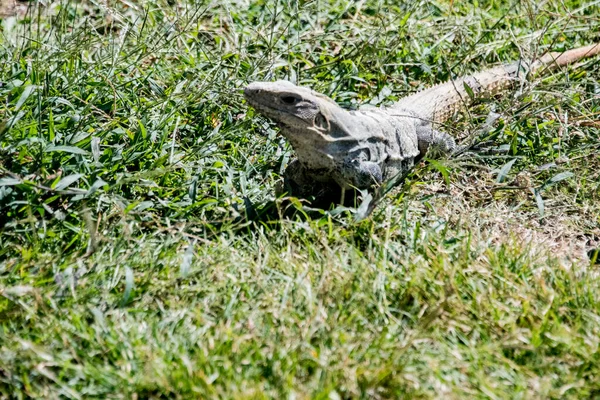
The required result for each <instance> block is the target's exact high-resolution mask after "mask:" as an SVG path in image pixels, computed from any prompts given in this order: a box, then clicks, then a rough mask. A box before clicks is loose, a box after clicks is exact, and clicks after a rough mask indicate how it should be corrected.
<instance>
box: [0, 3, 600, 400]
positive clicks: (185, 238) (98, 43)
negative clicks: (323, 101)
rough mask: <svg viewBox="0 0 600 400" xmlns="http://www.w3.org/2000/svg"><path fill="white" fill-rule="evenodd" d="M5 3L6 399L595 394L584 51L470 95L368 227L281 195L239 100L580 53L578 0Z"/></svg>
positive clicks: (270, 155)
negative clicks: (505, 86) (444, 144)
mask: <svg viewBox="0 0 600 400" xmlns="http://www.w3.org/2000/svg"><path fill="white" fill-rule="evenodd" d="M0 10H1V12H0V18H2V25H1V26H2V31H1V32H0V34H1V36H0V57H1V59H2V60H6V61H5V62H3V63H2V64H1V65H0V99H2V107H0V174H1V177H0V226H1V228H0V229H1V235H0V321H1V322H2V329H0V398H27V397H31V398H59V397H60V398H75V399H77V398H81V399H88V398H123V399H130V398H138V399H144V398H240V399H241V398H297V399H303V398H317V399H339V398H381V399H383V398H398V397H403V398H457V399H458V398H498V399H500V398H544V399H545V398H560V399H563V398H577V399H578V398H594V397H598V396H600V383H599V382H598V379H597V377H598V374H600V365H599V361H600V352H599V350H598V347H599V345H600V281H599V278H598V268H599V267H600V266H599V265H598V264H597V262H596V261H597V259H596V256H595V250H596V249H598V247H599V245H600V243H599V241H600V217H599V216H600V201H599V200H600V199H599V197H600V172H599V171H600V157H598V155H597V154H598V150H599V148H600V126H599V124H598V115H600V97H599V95H600V89H599V88H600V72H599V71H600V63H599V62H598V59H597V58H596V59H591V60H587V61H585V62H582V63H581V64H579V65H578V66H576V67H575V68H571V69H569V70H559V71H555V72H551V73H546V74H541V75H538V76H532V77H530V79H529V81H528V82H525V81H524V82H522V83H521V84H520V85H517V86H518V87H515V88H514V89H513V90H511V91H508V92H505V93H502V94H499V95H496V96H490V97H486V98H482V99H477V102H476V103H477V104H475V105H474V106H472V107H469V108H468V109H463V110H462V111H461V112H459V113H457V114H456V115H455V116H454V117H453V118H452V119H451V120H450V121H449V122H448V124H447V126H446V131H447V132H449V133H452V134H453V135H454V136H456V137H457V138H458V139H459V141H460V142H461V143H462V144H466V143H469V144H471V143H472V144H474V145H475V146H474V148H473V150H472V151H469V152H465V153H464V154H461V155H456V156H454V157H451V158H447V159H441V160H423V161H422V162H420V163H419V165H417V167H416V168H415V170H414V171H413V172H412V173H411V174H409V175H408V176H407V177H406V180H405V181H404V182H403V184H402V185H400V186H398V187H396V188H394V189H393V190H391V191H390V192H389V193H388V194H387V195H386V196H385V197H384V198H382V199H381V200H380V201H379V203H378V205H377V207H376V208H375V210H374V211H373V213H371V214H370V215H369V216H367V217H365V218H362V219H360V220H359V218H355V216H356V215H357V214H356V212H357V211H356V210H353V209H346V210H343V209H337V210H314V209H310V207H309V208H307V204H306V203H305V202H303V201H302V200H300V199H277V198H276V197H275V191H276V187H277V186H278V185H280V183H281V173H282V171H283V169H284V168H285V166H286V165H287V164H288V163H289V162H290V160H291V159H292V158H293V152H292V149H291V148H290V147H289V145H288V144H287V143H286V142H285V140H283V139H282V138H281V137H280V136H279V135H278V128H277V127H276V126H275V125H273V124H272V123H271V122H269V121H267V120H265V119H264V118H262V117H260V116H259V115H257V114H256V113H255V112H254V111H253V110H252V109H251V108H249V107H248V106H247V105H246V104H245V102H244V100H243V95H242V89H243V87H244V86H245V85H246V84H247V83H248V82H251V81H254V80H274V79H290V80H293V81H296V82H299V83H302V84H303V85H306V86H310V87H312V88H313V89H315V90H317V91H320V92H322V93H325V94H327V95H329V96H331V97H332V98H334V99H335V100H336V101H337V102H338V103H340V104H342V105H343V106H345V107H348V108H354V107H358V106H361V105H366V104H372V105H385V104H390V103H392V102H393V101H395V100H396V99H398V98H400V97H402V96H405V95H407V94H410V93H413V92H414V91H416V90H419V89H422V88H425V87H428V86H430V85H433V84H436V83H439V82H443V81H445V80H447V79H449V78H452V77H455V76H459V75H463V74H467V73H469V72H473V71H476V70H480V69H482V68H486V67H491V66H494V65H497V64H499V63H502V62H509V61H511V60H517V59H520V58H523V59H525V58H526V59H531V58H532V57H534V56H535V55H536V54H542V53H543V52H545V51H549V50H552V51H561V50H565V49H570V48H573V47H576V46H580V45H587V44H590V43H592V42H595V41H599V40H600V39H599V38H600V21H599V20H598V15H600V6H598V5H597V4H596V3H593V2H580V1H575V0H573V1H561V2H558V1H547V2H543V3H539V2H534V1H516V2H514V3H512V4H508V3H506V2H500V1H479V2H476V1H462V0H460V1H459V0H456V1H442V0H435V1H420V2H404V3H400V2H396V1H370V0H368V1H359V2H356V1H336V0H331V1H305V2H298V1H269V2H266V1H256V2H249V1H234V0H229V1H218V2H217V1H215V2H211V1H193V0H189V1H181V2H169V1H162V0H156V1H146V0H128V1H124V0H118V1H117V0H109V1H100V2H98V1H91V0H90V1H71V0H61V1H57V2H48V1H40V2H22V1H17V2H16V3H14V4H12V3H11V4H8V3H6V4H4V6H3V7H0ZM486 121H487V122H486Z"/></svg>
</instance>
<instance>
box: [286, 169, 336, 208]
mask: <svg viewBox="0 0 600 400" xmlns="http://www.w3.org/2000/svg"><path fill="white" fill-rule="evenodd" d="M324 176H327V174H326V172H325V171H320V170H313V169H309V168H306V167H305V166H304V165H302V163H301V162H300V161H299V160H297V159H296V160H293V161H292V162H291V163H290V164H289V165H288V166H287V168H286V169H285V172H284V173H283V178H284V180H283V186H282V187H280V188H278V190H277V192H276V194H277V195H278V196H280V195H282V194H283V193H287V194H289V195H290V196H294V197H299V198H304V199H309V198H311V197H312V196H314V198H315V200H316V202H317V203H319V204H320V203H321V202H322V203H323V204H325V203H326V202H327V199H329V198H334V197H336V196H337V194H338V193H339V189H338V188H337V187H336V184H335V182H322V178H323V177H324ZM319 178H321V179H319Z"/></svg>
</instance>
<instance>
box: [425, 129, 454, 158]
mask: <svg viewBox="0 0 600 400" xmlns="http://www.w3.org/2000/svg"><path fill="white" fill-rule="evenodd" d="M417 139H418V143H419V157H424V156H425V155H426V154H427V152H430V153H432V156H433V157H436V156H440V155H448V154H452V153H453V152H454V151H455V150H456V142H455V141H454V138H453V137H452V136H450V135H448V134H447V133H445V132H440V131H438V130H435V129H433V128H432V127H431V126H430V125H429V124H426V125H421V126H418V127H417Z"/></svg>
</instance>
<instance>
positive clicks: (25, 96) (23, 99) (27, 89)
mask: <svg viewBox="0 0 600 400" xmlns="http://www.w3.org/2000/svg"><path fill="white" fill-rule="evenodd" d="M35 89H37V86H36V85H28V86H27V87H25V89H24V90H23V93H21V97H19V100H18V101H17V104H16V105H15V112H16V111H19V110H20V109H21V107H22V106H23V104H25V102H26V101H27V99H28V98H29V96H31V94H32V93H33V92H34V91H35Z"/></svg>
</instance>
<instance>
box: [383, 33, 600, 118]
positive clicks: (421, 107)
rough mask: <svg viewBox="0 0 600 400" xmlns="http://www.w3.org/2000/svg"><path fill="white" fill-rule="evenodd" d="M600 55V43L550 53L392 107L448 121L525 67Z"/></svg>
mask: <svg viewBox="0 0 600 400" xmlns="http://www.w3.org/2000/svg"><path fill="white" fill-rule="evenodd" d="M597 54H600V43H596V44H592V45H589V46H584V47H579V48H576V49H572V50H568V51H565V52H563V53H560V52H553V53H547V54H545V55H544V56H542V57H540V58H539V59H537V60H536V61H535V62H533V63H532V64H530V65H529V66H528V65H527V64H526V63H524V62H522V61H516V62H513V63H511V64H506V65H501V66H498V67H495V68H492V69H488V70H485V71H482V72H477V73H475V74H473V75H469V76H466V77H463V78H459V79H454V80H451V81H448V82H445V83H442V84H439V85H436V86H433V87H431V88H429V89H425V90H423V91H421V92H418V93H415V94H413V95H410V96H407V97H404V98H402V99H400V100H399V101H398V102H397V103H395V104H394V105H393V106H391V110H392V111H393V110H409V111H413V112H415V113H416V114H417V115H419V116H420V117H422V118H424V119H427V120H430V121H432V122H438V123H441V122H444V121H446V120H448V119H449V118H450V117H451V116H452V115H453V114H454V112H456V111H457V110H458V109H459V108H460V107H461V106H463V105H464V106H467V105H469V104H470V103H472V101H473V99H474V98H475V97H477V96H478V95H481V94H487V95H493V94H495V93H497V92H498V91H500V90H503V89H505V88H507V87H508V86H510V85H511V84H512V83H513V82H514V81H515V80H517V79H518V78H519V71H520V70H521V68H523V67H525V68H526V69H529V71H530V72H537V71H540V70H542V69H543V68H547V69H555V68H558V67H564V66H568V65H571V64H573V63H576V62H578V61H580V60H582V59H584V58H589V57H593V56H595V55H597Z"/></svg>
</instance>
